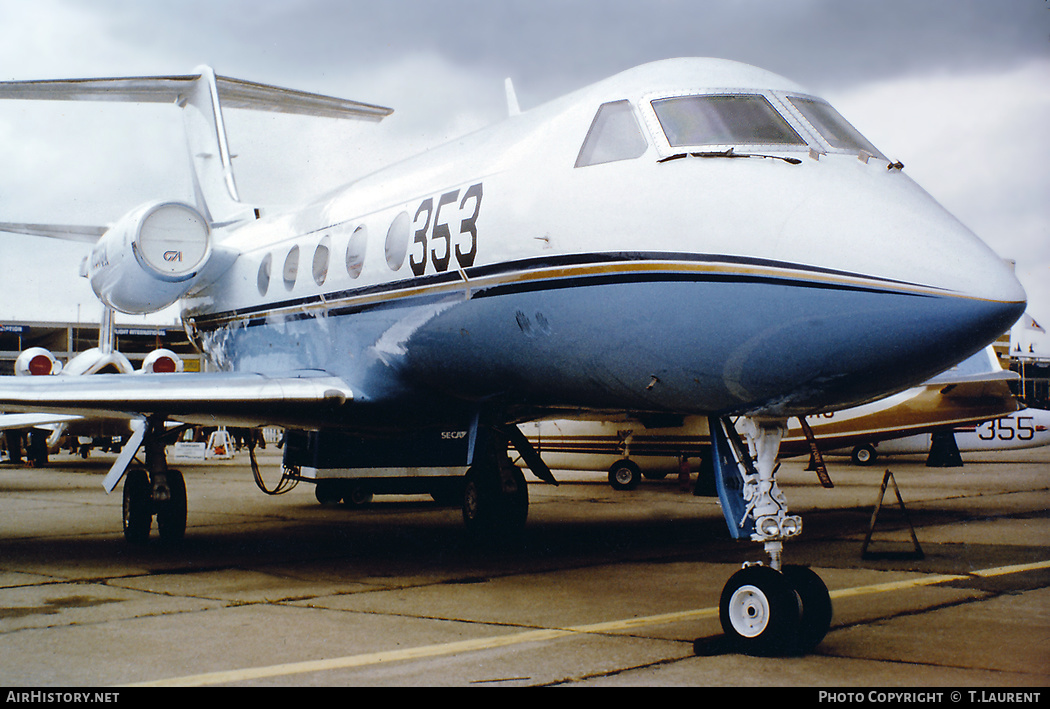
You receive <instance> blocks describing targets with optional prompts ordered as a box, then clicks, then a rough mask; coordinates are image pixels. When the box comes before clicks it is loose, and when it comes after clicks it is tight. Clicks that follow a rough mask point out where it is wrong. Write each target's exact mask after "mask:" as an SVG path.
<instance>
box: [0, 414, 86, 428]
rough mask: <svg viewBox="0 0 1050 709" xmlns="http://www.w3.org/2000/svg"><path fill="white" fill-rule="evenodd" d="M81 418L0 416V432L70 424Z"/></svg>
mask: <svg viewBox="0 0 1050 709" xmlns="http://www.w3.org/2000/svg"><path fill="white" fill-rule="evenodd" d="M83 418H84V417H83V416H77V415H76V414H0V431H6V430H8V429H12V428H34V427H36V426H48V425H50V424H53V423H71V422H73V421H80V420H82V419H83Z"/></svg>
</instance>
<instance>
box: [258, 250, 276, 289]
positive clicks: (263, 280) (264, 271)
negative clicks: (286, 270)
mask: <svg viewBox="0 0 1050 709" xmlns="http://www.w3.org/2000/svg"><path fill="white" fill-rule="evenodd" d="M272 267H273V256H272V255H270V254H266V255H265V256H263V260H262V263H260V264H259V280H258V286H259V295H266V291H268V290H269V289H270V269H271V268H272Z"/></svg>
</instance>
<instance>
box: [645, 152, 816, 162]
mask: <svg viewBox="0 0 1050 709" xmlns="http://www.w3.org/2000/svg"><path fill="white" fill-rule="evenodd" d="M690 157H692V158H766V159H767V160H783V161H784V162H786V163H787V164H788V165H801V164H802V161H801V160H799V159H798V158H789V157H786V156H784V155H762V154H760V153H737V152H734V151H733V149H732V148H729V149H728V150H723V151H715V152H710V153H677V154H675V155H670V156H668V157H666V158H661V159H660V160H657V162H670V161H671V160H679V159H681V158H690Z"/></svg>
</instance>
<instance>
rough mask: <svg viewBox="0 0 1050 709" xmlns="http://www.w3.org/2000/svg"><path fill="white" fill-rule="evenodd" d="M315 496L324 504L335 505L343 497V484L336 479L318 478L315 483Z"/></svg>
mask: <svg viewBox="0 0 1050 709" xmlns="http://www.w3.org/2000/svg"><path fill="white" fill-rule="evenodd" d="M314 497H316V498H317V501H318V502H320V503H321V504H322V505H334V504H336V503H337V502H339V501H340V500H341V499H343V490H342V486H341V485H340V484H339V483H338V482H336V481H335V480H318V481H317V483H316V484H315V485H314Z"/></svg>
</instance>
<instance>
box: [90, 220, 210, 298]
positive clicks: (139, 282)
mask: <svg viewBox="0 0 1050 709" xmlns="http://www.w3.org/2000/svg"><path fill="white" fill-rule="evenodd" d="M211 252H212V249H211V230H210V228H209V227H208V221H207V220H206V219H205V218H204V217H203V216H202V215H201V214H200V212H198V211H197V210H196V209H195V208H194V207H191V206H190V205H188V204H182V203H180V202H151V203H149V204H145V205H142V206H141V207H138V208H137V209H134V210H132V211H131V212H129V213H128V214H126V215H125V216H124V217H122V218H121V219H120V221H118V222H117V223H116V224H115V225H114V226H113V227H111V228H110V229H109V230H108V231H107V232H106V233H105V234H103V236H102V238H101V239H99V241H98V243H97V244H95V248H94V249H92V251H91V254H90V255H89V256H88V257H87V260H86V261H85V263H84V268H83V269H82V275H84V276H86V277H87V278H88V279H89V280H90V281H91V288H92V290H94V291H95V295H97V296H98V297H99V300H101V301H102V302H103V303H104V304H106V305H108V306H109V307H111V308H113V309H114V310H119V311H120V312H122V313H132V314H142V313H153V312H156V311H158V310H161V309H163V308H166V307H168V306H169V305H171V304H172V303H174V302H175V301H177V300H178V299H179V298H181V297H182V296H183V295H185V294H186V293H187V292H189V290H190V289H191V288H192V287H193V285H194V282H195V279H196V277H197V276H198V274H200V272H201V270H202V269H203V268H204V266H205V265H206V264H207V262H208V259H209V257H210V256H211Z"/></svg>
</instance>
